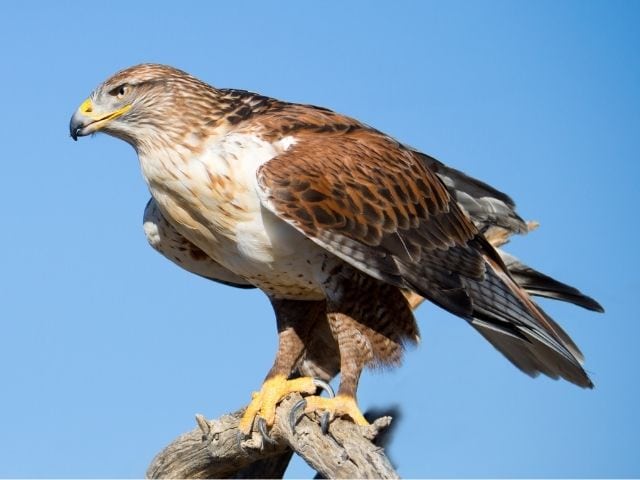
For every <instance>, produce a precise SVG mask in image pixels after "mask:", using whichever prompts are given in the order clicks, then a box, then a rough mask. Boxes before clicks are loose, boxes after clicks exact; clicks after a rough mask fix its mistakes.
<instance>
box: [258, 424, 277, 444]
mask: <svg viewBox="0 0 640 480" xmlns="http://www.w3.org/2000/svg"><path fill="white" fill-rule="evenodd" d="M256 423H257V426H258V431H259V432H260V435H262V439H263V440H264V441H265V442H267V443H270V444H271V445H275V444H277V443H278V442H276V441H275V440H274V439H273V438H271V437H270V436H269V432H267V421H266V420H265V419H264V418H262V417H258V418H257V419H256Z"/></svg>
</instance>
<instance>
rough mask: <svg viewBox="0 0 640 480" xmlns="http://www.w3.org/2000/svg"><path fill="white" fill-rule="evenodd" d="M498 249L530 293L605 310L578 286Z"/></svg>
mask: <svg viewBox="0 0 640 480" xmlns="http://www.w3.org/2000/svg"><path fill="white" fill-rule="evenodd" d="M497 251H498V253H499V254H500V257H501V258H502V261H503V262H504V264H505V265H506V267H507V269H508V270H509V273H510V274H511V277H512V278H513V279H514V280H515V281H516V283H517V284H518V285H520V286H521V287H522V288H524V289H525V290H526V291H527V292H528V293H529V295H535V296H538V297H546V298H551V299H554V300H562V301H563V302H570V303H573V304H574V305H578V306H580V307H583V308H586V309H587V310H593V311H596V312H604V309H603V308H602V306H601V305H600V304H599V303H598V302H597V301H596V300H594V299H593V298H591V297H588V296H587V295H585V294H583V293H582V292H581V291H580V290H578V289H577V288H574V287H572V286H570V285H567V284H566V283H562V282H559V281H558V280H556V279H554V278H551V277H549V276H548V275H545V274H544V273H541V272H539V271H537V270H535V269H533V268H531V267H529V266H528V265H525V264H523V263H522V262H521V261H520V260H518V259H517V258H516V257H514V256H513V255H511V254H509V253H507V252H505V251H503V250H501V249H497Z"/></svg>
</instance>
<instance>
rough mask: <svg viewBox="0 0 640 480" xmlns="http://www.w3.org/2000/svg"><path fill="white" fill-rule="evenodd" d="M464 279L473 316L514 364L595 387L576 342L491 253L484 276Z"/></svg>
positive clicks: (472, 320) (534, 372) (531, 372)
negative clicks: (583, 366) (583, 365)
mask: <svg viewBox="0 0 640 480" xmlns="http://www.w3.org/2000/svg"><path fill="white" fill-rule="evenodd" d="M463 282H464V285H465V290H466V291H467V293H468V294H469V297H470V298H471V303H472V305H473V311H472V313H471V316H470V318H469V322H470V323H471V325H472V326H473V327H475V328H476V330H478V331H479V332H480V333H481V334H482V335H483V336H484V337H485V338H486V339H487V340H488V341H489V342H490V343H491V344H492V345H493V346H494V347H495V348H496V349H498V350H499V351H500V352H501V353H502V354H503V355H504V356H505V357H506V358H507V359H509V360H510V361H511V362H512V363H513V364H514V365H515V366H516V367H518V368H519V369H520V370H522V371H524V372H525V373H527V374H529V375H531V376H535V375H537V374H538V373H544V374H545V375H548V376H549V377H552V378H559V377H562V378H564V379H566V380H568V381H570V382H571V383H574V384H576V385H579V386H581V387H586V388H591V387H593V383H592V382H591V380H590V379H589V377H588V375H587V373H586V372H585V371H584V369H583V368H582V358H583V357H582V353H581V352H580V350H579V349H578V348H577V346H576V345H575V343H574V342H573V341H571V339H570V338H569V336H568V335H567V334H566V332H564V330H562V329H561V328H560V327H559V325H558V324H557V323H556V322H554V321H553V320H551V319H550V317H549V316H548V315H547V314H546V313H544V312H543V311H542V310H541V309H540V307H538V306H537V305H536V304H535V303H534V302H533V301H532V300H531V298H530V297H529V296H528V294H527V293H526V292H525V291H524V290H523V289H522V288H520V287H519V286H518V285H517V284H516V283H515V281H514V280H512V279H511V277H510V276H509V275H508V274H507V273H506V271H505V270H504V269H503V267H502V266H501V265H499V264H498V263H496V262H495V261H494V260H493V259H491V258H487V269H486V273H485V276H484V279H478V280H476V279H464V280H463ZM567 340H568V341H567Z"/></svg>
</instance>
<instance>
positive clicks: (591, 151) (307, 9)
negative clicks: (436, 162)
mask: <svg viewBox="0 0 640 480" xmlns="http://www.w3.org/2000/svg"><path fill="white" fill-rule="evenodd" d="M639 5H640V4H638V3H637V2H604V1H603V2H591V1H590V2H587V1H576V2H569V1H562V2H557V1H539V2H519V1H509V2H471V1H469V2H426V1H425V2H418V1H415V2H384V3H383V2H339V1H332V2H322V3H320V2H316V3H312V2H293V1H289V2H286V1H280V2H258V1H256V2H241V1H240V2H200V3H195V2H194V3H189V2H182V3H180V4H178V2H171V3H169V2H153V3H151V2H148V3H143V2H138V3H135V4H134V3H133V2H108V3H105V2H83V3H78V2H64V1H59V2H48V3H45V2H42V3H33V2H28V1H23V2H19V3H18V2H3V3H2V5H1V6H0V56H1V58H2V75H1V76H0V82H1V83H0V86H1V87H2V89H1V91H2V115H0V132H2V133H1V134H0V135H1V137H0V138H1V139H2V146H3V148H2V160H1V161H2V170H3V175H2V178H3V182H2V188H1V189H0V205H1V206H2V207H1V208H2V227H1V228H2V230H1V232H2V234H1V235H0V252H1V253H0V255H1V265H2V275H1V276H0V329H1V330H0V332H1V333H0V382H1V387H0V388H1V390H0V391H1V392H2V395H1V396H0V476H5V477H7V476H11V477H45V476H46V477H60V476H64V477H140V476H142V475H143V474H144V471H145V469H146V466H147V465H148V463H149V462H150V460H151V458H152V457H153V455H154V454H155V453H156V452H157V451H158V450H160V449H161V448H162V447H163V446H164V445H165V444H167V443H168V442H169V441H171V440H172V439H173V438H174V437H175V436H177V435H178V434H180V433H182V432H184V431H187V430H190V429H191V428H193V426H194V425H195V422H194V420H193V416H194V414H195V413H198V412H199V413H203V414H205V415H207V416H212V417H216V416H219V415H221V414H222V413H225V412H228V411H231V410H235V409H236V408H238V407H240V406H241V405H243V404H246V402H247V401H248V400H249V398H250V397H249V396H250V392H251V391H252V390H254V389H256V388H257V387H258V386H259V385H260V383H261V381H262V379H263V377H264V375H265V373H266V371H267V370H268V368H269V366H270V364H271V361H272V358H273V355H274V352H275V347H276V343H275V342H276V334H275V322H274V320H273V315H272V313H271V311H270V307H269V305H268V302H267V300H266V298H265V297H264V296H263V295H261V294H260V293H259V292H251V291H249V292H247V291H240V290H234V289H231V288H228V287H224V286H221V285H215V284H212V283H210V282H207V281H206V280H203V279H200V278H196V277H194V276H190V275H189V274H187V273H185V272H182V271H180V270H179V269H178V268H176V267H175V266H173V265H172V264H170V263H168V262H167V261H165V260H164V259H163V258H162V257H160V256H159V255H158V254H157V253H155V252H154V251H152V250H151V249H150V248H149V247H148V246H147V244H146V240H145V239H144V236H143V233H142V228H141V218H142V211H143V208H144V205H145V203H146V201H147V199H148V197H149V194H148V192H147V190H146V187H145V185H144V183H143V181H142V178H141V175H140V172H139V166H138V162H137V159H136V157H135V153H134V152H133V150H132V149H131V148H130V147H129V146H127V145H126V144H124V143H123V142H120V141H117V140H115V139H113V138H109V137H106V136H101V135H98V136H95V137H93V138H89V139H83V141H80V142H78V143H74V142H72V141H71V139H70V138H69V136H68V130H67V128H68V120H69V117H70V115H71V114H72V113H73V111H74V110H75V109H76V108H77V106H78V105H79V103H80V102H81V101H82V100H83V99H84V98H85V97H86V96H87V94H89V93H90V92H91V90H92V89H93V88H94V87H95V86H96V85H97V84H98V83H99V82H101V81H102V80H104V79H105V78H106V77H107V76H109V75H111V74H112V73H113V72H115V71H116V70H118V69H120V68H123V67H126V66H129V65H132V64H136V63H140V62H148V61H153V62H162V63H168V64H171V65H174V66H177V67H180V68H182V69H184V70H187V71H189V72H191V73H193V74H195V75H196V76H199V77H200V78H202V79H204V80H206V81H207V82H210V83H212V84H214V85H217V86H223V87H235V88H244V89H249V90H254V91H258V92H260V93H263V94H267V95H271V96H275V97H279V98H283V99H287V100H291V101H297V102H304V103H313V104H317V105H322V106H326V107H330V108H333V109H335V110H338V111H340V112H342V113H346V114H349V115H351V116H354V117H356V118H359V119H361V120H363V121H365V122H367V123H369V124H371V125H373V126H375V127H377V128H379V129H381V130H383V131H386V132H388V133H390V134H392V135H394V136H395V137H397V138H399V139H400V140H402V141H403V142H406V143H409V144H411V145H414V146H416V147H418V148H420V149H421V150H423V151H425V152H427V153H430V154H432V155H434V156H436V157H437V158H439V159H440V160H442V161H444V162H446V163H448V164H450V165H452V166H455V167H456V168H459V169H461V170H464V171H466V172H467V173H469V174H472V175H474V176H476V177H479V178H481V179H483V180H485V181H488V182H489V183H491V184H492V185H494V186H496V187H498V188H500V189H502V190H504V191H505V192H507V193H509V194H510V195H512V196H513V197H514V198H515V199H516V201H517V202H518V206H519V211H520V213H521V214H522V216H524V217H525V218H528V219H536V220H539V221H540V222H541V227H540V229H539V230H538V231H536V232H534V233H532V234H531V235H530V236H528V237H523V238H517V239H515V240H514V241H513V243H512V245H511V248H510V251H511V252H513V253H515V254H516V255H518V256H519V257H520V258H522V259H523V260H525V261H526V262H527V263H529V264H531V265H532V266H535V267H536V268H539V269H541V270H543V271H545V272H547V273H549V274H551V275H553V276H555V277H557V278H558V279H561V280H563V281H566V282H569V283H572V284H574V285H576V286H578V287H579V288H581V289H582V290H583V291H584V292H586V293H588V294H590V295H593V296H594V297H596V298H597V299H598V300H599V301H600V302H601V303H602V304H603V305H604V306H605V308H606V309H607V313H606V314H605V315H598V314H594V313H591V312H586V311H583V310H581V309H578V308H576V307H570V306H566V305H559V304H551V303H548V302H545V303H544V305H545V307H548V311H549V312H550V313H551V314H552V315H553V316H554V317H555V318H556V319H557V320H559V321H560V322H561V323H562V324H563V325H564V326H565V327H566V329H567V330H568V331H569V332H570V333H571V334H572V336H573V337H574V339H575V340H576V341H577V343H578V344H579V345H580V346H581V348H582V350H583V351H584V352H585V355H586V359H587V362H586V366H587V369H588V370H589V372H590V374H591V375H592V377H593V379H594V382H595V383H596V388H595V390H593V391H584V390H580V389H578V388H576V387H574V386H572V385H570V384H568V383H563V382H556V381H552V380H548V379H546V378H539V379H536V380H532V379H530V378H528V377H527V376H525V375H523V374H521V373H520V372H519V371H517V370H516V369H515V368H514V367H512V366H511V365H510V364H509V363H508V362H507V361H506V360H504V359H503V358H502V357H501V356H500V355H499V354H498V353H496V352H495V351H493V350H492V348H491V346H490V345H488V344H487V343H486V342H485V341H484V340H483V339H482V338H481V337H480V336H479V335H477V334H476V333H475V332H474V331H473V330H472V329H471V328H469V327H468V326H467V325H466V324H465V322H464V321H462V320H459V319H457V318H455V317H452V316H451V315H449V314H446V313H445V312H443V311H441V310H439V309H437V308H436V307H434V306H431V305H426V306H423V307H422V308H421V309H420V310H419V311H418V312H417V317H418V321H419V325H420V328H421V332H422V338H423V341H422V344H421V345H420V346H419V347H418V348H417V349H415V350H413V351H410V352H409V353H408V354H407V356H406V361H405V363H404V366H403V367H402V368H400V369H398V370H395V371H391V372H383V373H379V372H369V373H367V374H365V376H364V378H363V380H362V383H361V388H360V390H359V398H360V402H361V405H362V407H363V409H367V408H369V407H385V406H390V405H399V406H400V407H401V409H402V412H403V416H402V418H401V419H400V420H399V427H398V429H397V433H396V436H395V438H394V441H393V444H392V446H391V448H390V455H391V456H392V458H393V460H394V462H396V464H397V465H398V470H399V472H400V474H401V475H403V476H405V477H423V476H427V477H432V476H436V477H458V476H466V477H469V476H473V477H485V476H490V477H495V476H510V477H511V476H518V477H522V476H524V477H547V476H554V477H567V476H571V477H612V476H614V477H615V476H639V475H640V456H638V445H639V444H640V438H639V437H640V433H639V432H640V413H639V409H638V405H640V389H639V386H638V385H639V380H640V375H639V374H638V367H639V366H640V349H638V346H637V344H638V338H639V337H640V321H639V320H640V319H639V318H638V309H637V306H636V305H635V302H636V299H637V295H638V291H639V289H640V280H639V277H638V273H637V272H638V267H639V266H640V265H639V264H638V249H637V238H638V214H637V210H636V208H637V203H638V191H639V189H638V181H639V180H640V175H639V173H640V171H639V167H638V155H639V154H638V152H640V56H639V55H638V50H639V48H640V29H638V24H639V22H640V7H639ZM309 474H310V471H309V470H308V468H307V467H306V466H305V465H304V464H303V463H302V462H300V461H298V462H295V463H294V464H293V465H292V466H291V469H290V472H289V476H290V477H299V476H306V475H309Z"/></svg>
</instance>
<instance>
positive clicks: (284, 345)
mask: <svg viewBox="0 0 640 480" xmlns="http://www.w3.org/2000/svg"><path fill="white" fill-rule="evenodd" d="M271 304H272V305H273V308H274V310H275V312H276V319H277V325H278V352H277V354H276V358H275V361H274V363H273V367H271V370H269V373H268V374H267V376H266V378H265V380H264V383H263V384H262V387H261V389H260V391H258V392H254V393H253V396H252V400H251V403H249V405H248V407H247V409H246V410H245V413H244V415H243V416H242V418H241V420H240V425H239V429H240V431H241V432H242V433H244V434H245V435H248V434H249V433H250V432H251V429H252V427H253V422H254V419H255V418H256V417H261V418H263V419H264V421H265V423H266V426H268V427H270V426H272V425H273V422H274V421H275V413H276V406H277V404H278V403H279V402H280V400H282V399H283V398H284V397H285V396H287V395H288V394H290V393H293V392H299V393H306V394H313V393H315V392H316V390H317V388H318V387H325V385H323V383H322V382H319V381H318V380H316V379H314V378H311V377H299V378H294V379H292V380H289V375H290V374H291V372H292V371H293V369H294V366H295V365H296V363H297V362H298V361H299V359H300V357H301V356H302V353H303V351H304V349H305V339H306V338H307V337H308V336H309V332H310V331H311V330H312V329H313V328H314V325H315V324H316V323H317V322H318V321H324V318H325V302H324V301H295V300H280V299H271Z"/></svg>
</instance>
